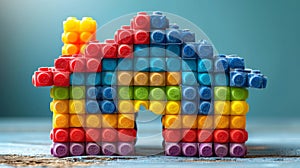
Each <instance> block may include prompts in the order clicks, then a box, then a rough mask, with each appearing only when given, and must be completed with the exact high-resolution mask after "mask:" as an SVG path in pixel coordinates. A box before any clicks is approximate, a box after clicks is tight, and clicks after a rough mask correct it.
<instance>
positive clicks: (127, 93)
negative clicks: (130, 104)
mask: <svg viewBox="0 0 300 168" xmlns="http://www.w3.org/2000/svg"><path fill="white" fill-rule="evenodd" d="M118 98H119V99H120V100H131V99H133V87H132V86H120V87H118Z"/></svg>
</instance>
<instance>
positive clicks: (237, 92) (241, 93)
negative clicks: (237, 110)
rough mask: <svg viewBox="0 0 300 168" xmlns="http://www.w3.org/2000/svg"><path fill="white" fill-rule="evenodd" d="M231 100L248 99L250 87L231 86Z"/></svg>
mask: <svg viewBox="0 0 300 168" xmlns="http://www.w3.org/2000/svg"><path fill="white" fill-rule="evenodd" d="M230 93H231V97H230V99H231V100H246V99H247V98H248V95H249V94H248V89H246V88H240V87H231V89H230Z"/></svg>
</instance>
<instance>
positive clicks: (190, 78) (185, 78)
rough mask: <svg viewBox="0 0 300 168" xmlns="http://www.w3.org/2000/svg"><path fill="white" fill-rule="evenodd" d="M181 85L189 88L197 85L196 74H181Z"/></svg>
mask: <svg viewBox="0 0 300 168" xmlns="http://www.w3.org/2000/svg"><path fill="white" fill-rule="evenodd" d="M182 85H189V86H195V85H198V82H197V73H195V72H182Z"/></svg>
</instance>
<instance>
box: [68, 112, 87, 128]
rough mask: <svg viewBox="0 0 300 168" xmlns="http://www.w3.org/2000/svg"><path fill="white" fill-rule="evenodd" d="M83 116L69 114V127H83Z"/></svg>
mask: <svg viewBox="0 0 300 168" xmlns="http://www.w3.org/2000/svg"><path fill="white" fill-rule="evenodd" d="M84 123H85V116H84V115H77V114H71V115H70V127H84Z"/></svg>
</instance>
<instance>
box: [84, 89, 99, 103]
mask: <svg viewBox="0 0 300 168" xmlns="http://www.w3.org/2000/svg"><path fill="white" fill-rule="evenodd" d="M100 93H101V87H100V86H91V87H88V88H87V89H86V96H85V97H86V99H93V100H96V99H101V94H100Z"/></svg>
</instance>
